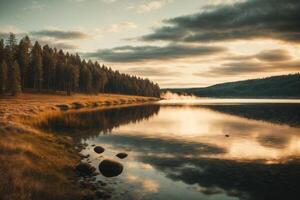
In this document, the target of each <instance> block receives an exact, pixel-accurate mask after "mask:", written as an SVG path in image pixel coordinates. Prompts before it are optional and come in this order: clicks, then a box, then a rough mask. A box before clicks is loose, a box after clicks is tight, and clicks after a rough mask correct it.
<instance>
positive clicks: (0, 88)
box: [0, 60, 7, 94]
mask: <svg viewBox="0 0 300 200" xmlns="http://www.w3.org/2000/svg"><path fill="white" fill-rule="evenodd" d="M6 84H7V64H6V62H5V60H3V61H2V63H1V65H0V94H3V93H4V92H5V91H6Z"/></svg>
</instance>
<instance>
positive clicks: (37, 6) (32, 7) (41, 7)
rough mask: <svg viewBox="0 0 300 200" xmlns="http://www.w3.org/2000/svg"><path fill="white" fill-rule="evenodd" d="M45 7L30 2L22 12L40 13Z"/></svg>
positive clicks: (38, 3) (35, 2)
mask: <svg viewBox="0 0 300 200" xmlns="http://www.w3.org/2000/svg"><path fill="white" fill-rule="evenodd" d="M46 7H47V6H46V5H45V4H42V3H40V2H37V1H32V2H31V4H30V5H29V6H27V7H24V8H23V9H24V10H28V11H35V10H36V11H42V10H44V9H45V8H46Z"/></svg>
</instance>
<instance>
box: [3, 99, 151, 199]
mask: <svg viewBox="0 0 300 200" xmlns="http://www.w3.org/2000/svg"><path fill="white" fill-rule="evenodd" d="M154 100H156V99H154V98H147V97H137V96H124V95H109V94H103V95H94V96H93V95H80V94H76V95H73V96H64V95H48V94H23V95H21V96H19V97H1V98H0V137H1V140H0V162H1V165H0V174H1V176H0V197H1V199H3V200H15V199H18V200H29V199H30V200H32V199H43V200H48V199H49V200H50V199H51V200H52V199H56V200H60V199H63V200H68V199H86V198H88V197H89V196H91V194H92V191H91V190H89V189H82V188H79V185H78V183H77V181H76V180H77V175H76V172H75V166H76V164H77V163H78V162H79V161H80V156H79V154H78V151H77V150H76V149H75V144H74V141H73V139H72V138H71V137H66V136H61V135H56V134H51V133H45V132H44V131H41V130H39V129H36V128H34V127H32V126H30V121H32V120H34V119H38V118H40V117H43V116H47V114H48V113H59V112H63V111H64V110H74V109H79V108H86V107H88V108H96V107H97V108H107V107H111V106H113V107H116V106H126V105H131V104H136V103H143V102H149V101H154ZM24 122H26V123H24ZM28 122H29V123H28Z"/></svg>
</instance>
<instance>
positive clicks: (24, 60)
mask: <svg viewBox="0 0 300 200" xmlns="http://www.w3.org/2000/svg"><path fill="white" fill-rule="evenodd" d="M30 47H31V42H30V39H29V37H28V36H25V37H24V38H23V39H22V40H21V41H20V43H19V48H18V53H17V59H18V63H19V66H20V71H21V83H22V89H24V87H26V86H27V85H28V81H27V78H28V71H29V70H28V68H29V64H30V52H29V48H30Z"/></svg>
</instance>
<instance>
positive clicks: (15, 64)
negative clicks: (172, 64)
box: [0, 33, 160, 97]
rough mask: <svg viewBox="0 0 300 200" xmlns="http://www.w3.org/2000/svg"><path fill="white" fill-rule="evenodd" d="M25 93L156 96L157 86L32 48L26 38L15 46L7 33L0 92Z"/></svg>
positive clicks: (0, 45)
mask: <svg viewBox="0 0 300 200" xmlns="http://www.w3.org/2000/svg"><path fill="white" fill-rule="evenodd" d="M26 90H34V91H37V92H41V91H65V92H66V93H67V94H69V95H70V94H71V93H72V92H81V93H89V94H97V93H120V94H128V95H139V96H151V97H159V96H160V88H159V86H158V85H157V84H154V83H153V82H151V81H150V80H148V79H141V78H139V77H135V76H130V75H128V74H123V73H120V72H119V71H114V70H112V69H111V68H108V67H106V66H104V65H102V66H101V65H100V64H99V63H98V62H97V61H96V62H93V61H91V60H88V61H86V60H84V59H82V58H81V57H80V56H79V55H78V54H70V53H68V52H64V51H63V50H57V49H56V48H50V47H49V45H44V46H41V45H40V44H39V42H38V41H36V42H35V43H34V44H33V45H32V43H31V41H30V38H29V37H28V36H25V37H24V38H22V39H21V40H20V41H19V43H18V42H17V39H16V36H15V35H14V34H13V33H11V34H10V35H9V38H8V39H7V40H4V39H1V40H0V93H1V94H5V93H8V94H12V95H17V94H19V93H21V92H22V91H26Z"/></svg>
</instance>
